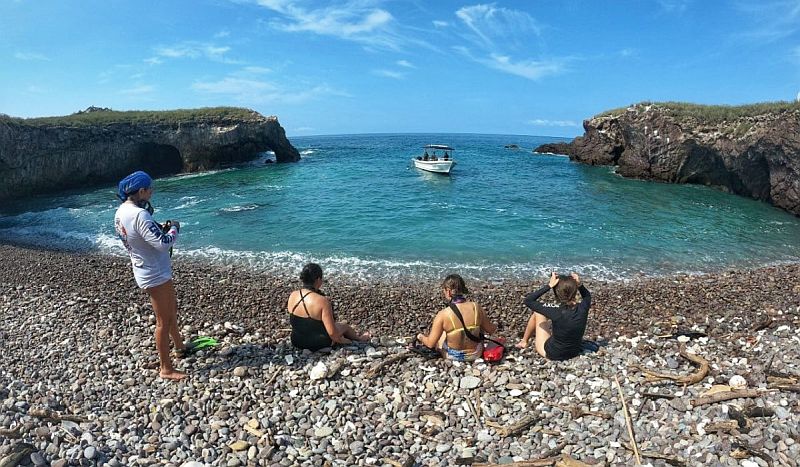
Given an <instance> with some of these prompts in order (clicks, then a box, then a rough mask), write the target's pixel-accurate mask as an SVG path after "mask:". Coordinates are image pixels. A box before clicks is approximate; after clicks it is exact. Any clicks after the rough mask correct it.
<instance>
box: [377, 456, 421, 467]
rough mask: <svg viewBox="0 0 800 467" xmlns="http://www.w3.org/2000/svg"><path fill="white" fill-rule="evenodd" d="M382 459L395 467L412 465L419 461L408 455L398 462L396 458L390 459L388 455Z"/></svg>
mask: <svg viewBox="0 0 800 467" xmlns="http://www.w3.org/2000/svg"><path fill="white" fill-rule="evenodd" d="M382 460H383V462H385V463H387V464H389V465H393V466H394V467H412V466H413V465H415V464H416V463H417V461H416V459H414V458H413V457H412V456H408V457H407V458H406V460H405V461H404V462H398V461H396V460H394V459H389V458H388V457H384V458H383V459H382Z"/></svg>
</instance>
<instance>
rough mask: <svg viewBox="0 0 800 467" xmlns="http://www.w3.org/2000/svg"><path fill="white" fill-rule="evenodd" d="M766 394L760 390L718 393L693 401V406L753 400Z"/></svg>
mask: <svg viewBox="0 0 800 467" xmlns="http://www.w3.org/2000/svg"><path fill="white" fill-rule="evenodd" d="M763 394H764V391H761V390H758V389H738V390H733V391H725V392H717V393H714V394H711V395H709V396H702V397H698V398H696V399H692V406H693V407H699V406H701V405H707V404H716V403H717V402H724V401H729V400H733V399H752V398H754V397H759V396H761V395H763Z"/></svg>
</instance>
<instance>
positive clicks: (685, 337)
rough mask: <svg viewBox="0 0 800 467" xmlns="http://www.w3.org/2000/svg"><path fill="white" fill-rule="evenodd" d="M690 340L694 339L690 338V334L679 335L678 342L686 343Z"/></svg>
mask: <svg viewBox="0 0 800 467" xmlns="http://www.w3.org/2000/svg"><path fill="white" fill-rule="evenodd" d="M690 340H692V339H690V338H689V336H678V342H680V343H681V344H685V343H687V342H689V341H690Z"/></svg>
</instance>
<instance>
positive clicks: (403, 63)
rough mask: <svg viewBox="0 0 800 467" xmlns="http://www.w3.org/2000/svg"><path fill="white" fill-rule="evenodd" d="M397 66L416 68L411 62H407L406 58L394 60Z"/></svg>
mask: <svg viewBox="0 0 800 467" xmlns="http://www.w3.org/2000/svg"><path fill="white" fill-rule="evenodd" d="M395 63H396V64H397V66H401V67H403V68H416V67H415V66H414V64H413V63H411V62H409V61H408V60H398V61H396V62H395Z"/></svg>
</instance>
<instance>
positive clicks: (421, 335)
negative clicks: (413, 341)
mask: <svg viewBox="0 0 800 467" xmlns="http://www.w3.org/2000/svg"><path fill="white" fill-rule="evenodd" d="M417 340H418V341H419V342H420V344H423V345H425V334H423V333H419V334H417Z"/></svg>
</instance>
